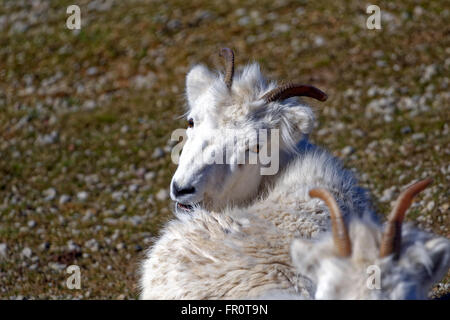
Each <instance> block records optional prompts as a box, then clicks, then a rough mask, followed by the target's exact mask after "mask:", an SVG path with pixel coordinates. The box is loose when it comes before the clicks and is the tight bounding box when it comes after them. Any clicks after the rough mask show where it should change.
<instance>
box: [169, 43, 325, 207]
mask: <svg viewBox="0 0 450 320" xmlns="http://www.w3.org/2000/svg"><path fill="white" fill-rule="evenodd" d="M220 55H221V56H222V57H223V58H224V60H225V62H226V68H225V69H226V71H225V73H224V74H222V73H214V72H212V71H210V70H209V69H208V68H206V67H205V66H203V65H196V66H194V67H193V68H192V69H191V70H190V71H189V72H188V74H187V77H186V98H187V103H188V111H187V121H188V129H187V131H186V135H187V139H186V141H185V144H184V147H183V150H182V152H181V155H180V157H179V164H178V168H177V170H176V172H175V174H174V176H173V178H172V182H171V198H172V199H173V200H175V201H177V202H178V203H179V204H180V206H181V207H183V208H188V207H189V206H191V205H195V204H199V203H201V204H202V206H204V207H206V208H208V209H212V210H214V209H217V210H218V209H220V208H222V207H223V206H225V205H232V204H238V203H243V202H248V201H249V200H252V199H253V198H254V197H255V196H256V194H257V192H258V189H259V186H260V184H261V180H262V176H264V175H275V174H276V173H277V172H278V169H279V168H278V167H277V165H279V162H280V158H279V157H283V156H284V155H287V154H292V153H293V152H296V151H297V150H296V144H297V143H298V142H299V141H300V140H302V138H306V137H307V135H308V134H309V133H310V132H311V130H312V127H313V122H314V114H313V112H312V110H311V108H310V107H309V106H308V105H307V104H305V103H304V102H301V101H299V100H297V99H296V98H295V97H296V96H307V97H312V98H315V99H318V100H320V101H324V100H325V99H326V95H325V93H323V92H322V91H320V90H319V89H317V88H314V87H312V86H307V85H298V84H287V85H282V86H277V85H276V83H275V82H269V81H267V80H266V78H265V77H264V76H263V75H262V73H261V71H260V68H259V65H258V64H257V63H253V64H250V65H247V66H245V67H244V68H243V69H241V70H237V72H235V66H234V53H233V51H232V50H231V49H228V48H224V49H222V50H221V52H220ZM263 155H264V156H265V158H262V157H263ZM277 156H279V157H278V159H276V157H277Z"/></svg>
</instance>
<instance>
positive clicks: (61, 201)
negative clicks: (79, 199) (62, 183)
mask: <svg viewBox="0 0 450 320" xmlns="http://www.w3.org/2000/svg"><path fill="white" fill-rule="evenodd" d="M69 201H70V196H68V195H67V194H63V195H61V197H59V204H65V203H67V202H69Z"/></svg>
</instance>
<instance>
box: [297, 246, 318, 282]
mask: <svg viewBox="0 0 450 320" xmlns="http://www.w3.org/2000/svg"><path fill="white" fill-rule="evenodd" d="M316 245H317V244H316V243H314V242H312V241H308V240H301V239H295V240H294V241H293V242H292V244H291V258H292V262H293V264H294V266H295V268H296V269H297V272H298V273H300V274H302V275H305V276H307V277H308V278H310V279H311V280H313V281H316V280H317V270H318V267H319V265H320V261H319V259H318V256H317V254H316V252H317V250H315V246H316Z"/></svg>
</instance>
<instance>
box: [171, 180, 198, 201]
mask: <svg viewBox="0 0 450 320" xmlns="http://www.w3.org/2000/svg"><path fill="white" fill-rule="evenodd" d="M172 187H173V194H174V196H175V197H180V196H184V195H187V194H193V193H195V188H194V187H192V186H188V187H185V188H181V187H180V186H179V185H178V184H177V183H176V182H174V183H173V185H172Z"/></svg>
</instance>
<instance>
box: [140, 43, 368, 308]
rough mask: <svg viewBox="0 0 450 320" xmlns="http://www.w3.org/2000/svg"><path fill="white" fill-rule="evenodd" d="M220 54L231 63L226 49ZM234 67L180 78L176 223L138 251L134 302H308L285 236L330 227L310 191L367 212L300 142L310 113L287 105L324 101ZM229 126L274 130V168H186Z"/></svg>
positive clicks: (335, 168) (341, 174)
mask: <svg viewBox="0 0 450 320" xmlns="http://www.w3.org/2000/svg"><path fill="white" fill-rule="evenodd" d="M224 54H225V55H226V56H227V57H228V58H229V61H232V60H233V59H232V58H233V54H232V52H231V51H230V50H225V51H224ZM233 69H234V65H233V64H232V63H230V64H228V68H227V70H228V72H227V74H226V76H225V81H224V80H223V77H222V76H221V75H218V76H215V75H214V74H213V73H211V72H210V71H208V70H207V69H206V68H205V67H203V66H195V67H194V68H193V69H192V70H191V71H190V72H189V73H188V75H187V98H188V102H189V107H190V109H189V114H188V120H189V126H190V127H191V128H189V129H188V141H187V142H186V144H185V146H184V149H183V152H182V154H181V157H180V164H179V167H178V169H177V171H176V173H175V175H174V177H173V180H172V188H171V189H172V190H171V193H172V198H173V199H174V200H176V201H177V202H178V205H177V209H176V210H177V212H178V215H177V216H178V219H175V220H172V221H170V222H169V223H168V224H167V225H166V226H165V227H164V228H163V229H162V231H161V235H160V237H159V239H158V240H157V241H156V242H155V244H154V245H153V246H152V247H151V248H150V249H149V250H148V252H147V257H146V259H145V261H144V262H143V264H142V268H141V279H140V287H141V298H143V299H226V298H232V299H239V298H264V297H291V298H293V297H296V298H311V294H312V293H313V291H312V288H313V287H312V284H311V283H310V281H309V280H308V279H307V278H305V277H303V276H302V275H299V274H298V273H297V272H296V270H295V268H294V266H293V264H292V262H291V258H290V253H289V248H290V243H291V241H292V239H293V237H294V236H297V237H302V238H316V237H317V236H318V235H319V234H320V233H322V232H325V231H327V230H328V229H329V225H330V219H329V213H328V209H327V207H326V206H325V205H324V204H323V203H322V202H321V201H319V200H318V199H311V198H310V197H309V195H308V192H309V190H310V189H311V188H326V189H328V190H331V192H332V193H333V194H334V196H335V197H336V199H338V202H339V204H340V207H341V209H342V211H343V212H344V214H345V213H347V212H348V213H352V212H357V213H358V214H363V215H371V213H372V212H371V209H370V206H369V200H368V198H367V196H366V193H365V191H364V190H363V189H361V188H360V187H359V186H358V185H357V181H356V179H355V178H354V176H353V174H352V173H351V172H350V171H348V170H345V169H343V168H342V166H341V164H340V163H339V161H338V160H337V159H335V158H334V157H332V156H331V155H330V154H329V153H327V152H326V151H323V150H322V149H320V148H318V147H316V146H314V145H311V144H309V143H308V142H307V141H306V139H305V135H306V134H308V133H309V132H310V131H311V128H312V126H313V113H312V111H311V108H310V107H308V106H307V105H305V104H303V103H300V102H298V101H296V100H295V99H289V98H290V97H292V96H294V95H301V94H303V95H304V94H307V95H309V96H315V97H318V98H320V99H321V100H323V98H324V95H323V94H322V93H321V92H320V91H318V90H317V89H311V87H305V86H282V87H280V88H278V89H276V85H275V84H274V83H270V84H268V83H267V81H266V80H265V79H264V77H263V76H262V74H261V73H260V70H259V67H258V65H257V64H252V65H250V66H247V67H245V68H244V69H243V70H242V72H241V73H239V74H238V75H237V76H235V77H233V71H232V70H233ZM233 79H234V81H232V80H233ZM191 119H193V120H191ZM228 126H233V127H235V128H240V129H243V130H244V131H245V130H247V129H249V128H250V129H251V128H268V129H279V130H280V131H281V132H282V134H281V138H282V141H281V143H280V145H281V150H280V152H281V153H282V155H281V156H280V171H279V172H278V173H277V174H274V175H272V176H265V177H261V175H260V173H259V169H260V168H261V167H262V164H260V163H258V164H253V165H252V164H244V165H235V164H208V163H205V162H198V163H194V162H195V161H194V160H193V159H194V157H195V155H196V154H199V153H204V152H206V151H210V150H211V149H213V150H218V149H222V148H223V146H224V145H223V143H224V141H223V140H222V139H220V137H218V138H217V139H210V137H209V132H210V131H212V129H213V128H219V129H224V128H226V127H228ZM298 140H302V141H301V142H300V143H299V144H298V145H297V146H296V145H295V142H297V141H298ZM252 147H254V146H250V148H252ZM260 147H261V146H260ZM257 149H259V148H257ZM241 152H246V150H241ZM255 152H258V150H255ZM233 156H235V155H234V154H233ZM174 189H175V190H174Z"/></svg>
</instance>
